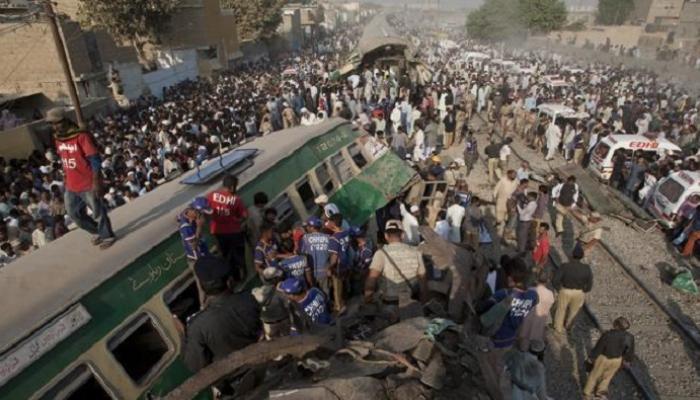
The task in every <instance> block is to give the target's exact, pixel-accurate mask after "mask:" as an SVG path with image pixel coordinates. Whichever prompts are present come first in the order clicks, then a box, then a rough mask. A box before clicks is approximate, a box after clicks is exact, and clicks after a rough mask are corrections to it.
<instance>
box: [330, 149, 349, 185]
mask: <svg viewBox="0 0 700 400" xmlns="http://www.w3.org/2000/svg"><path fill="white" fill-rule="evenodd" d="M331 164H332V165H333V168H335V172H336V173H337V174H338V178H339V179H340V182H342V183H345V182H347V181H349V180H350V179H351V178H352V167H351V166H350V163H349V162H348V161H347V160H346V159H345V157H343V154H342V153H338V154H336V155H334V156H332V157H331Z"/></svg>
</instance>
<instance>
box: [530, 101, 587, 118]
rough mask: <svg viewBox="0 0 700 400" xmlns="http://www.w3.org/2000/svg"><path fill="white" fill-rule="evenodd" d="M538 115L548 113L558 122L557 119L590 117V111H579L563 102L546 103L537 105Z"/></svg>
mask: <svg viewBox="0 0 700 400" xmlns="http://www.w3.org/2000/svg"><path fill="white" fill-rule="evenodd" d="M537 110H538V116H542V115H547V116H549V118H551V119H552V122H554V123H556V122H557V119H561V118H564V119H583V118H588V113H586V112H577V111H576V110H574V109H573V108H571V107H567V106H565V105H563V104H554V103H545V104H540V105H539V106H537Z"/></svg>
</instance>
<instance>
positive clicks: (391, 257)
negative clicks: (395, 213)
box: [364, 219, 427, 323]
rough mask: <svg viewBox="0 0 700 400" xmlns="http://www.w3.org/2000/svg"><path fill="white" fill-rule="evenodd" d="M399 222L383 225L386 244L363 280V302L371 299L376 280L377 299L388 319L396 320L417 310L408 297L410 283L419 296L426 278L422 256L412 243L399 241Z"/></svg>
mask: <svg viewBox="0 0 700 400" xmlns="http://www.w3.org/2000/svg"><path fill="white" fill-rule="evenodd" d="M403 234H404V231H403V226H402V225H401V221H398V220H395V219H392V220H389V221H387V222H386V225H385V226H384V239H385V240H386V242H387V244H386V245H385V246H384V247H383V248H382V249H380V250H378V251H377V252H376V253H374V257H372V263H371V264H370V266H369V275H368V276H367V281H366V282H365V293H364V298H365V302H367V303H370V302H373V301H374V300H375V292H376V291H377V284H378V283H379V292H380V296H379V301H380V302H381V306H382V311H383V312H384V313H385V314H386V315H387V317H388V319H389V321H390V322H392V323H393V322H397V321H398V320H400V319H401V318H402V317H403V318H405V317H409V318H410V317H412V316H416V315H418V314H420V311H419V310H417V309H418V308H419V306H420V305H419V304H418V303H416V301H415V300H414V299H412V298H411V297H412V294H413V293H412V292H413V291H414V290H413V288H412V286H413V285H415V284H418V294H419V295H420V300H421V301H424V300H425V297H426V296H427V280H426V273H425V265H424V264H423V256H422V254H421V253H420V251H418V250H417V249H415V248H414V247H411V246H409V245H407V244H405V243H403V241H402V240H403Z"/></svg>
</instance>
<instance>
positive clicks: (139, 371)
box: [107, 314, 168, 384]
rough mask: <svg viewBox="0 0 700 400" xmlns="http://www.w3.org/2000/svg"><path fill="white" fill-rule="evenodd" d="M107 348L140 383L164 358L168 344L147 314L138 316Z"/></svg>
mask: <svg viewBox="0 0 700 400" xmlns="http://www.w3.org/2000/svg"><path fill="white" fill-rule="evenodd" d="M107 348H108V349H109V351H110V352H112V355H114V358H116V359H117V361H118V362H119V364H121V366H122V367H123V368H124V371H126V373H127V374H128V375H129V377H131V379H132V380H133V381H134V382H136V383H138V384H141V383H143V382H145V381H146V380H147V379H148V377H149V376H150V375H151V373H152V372H154V371H155V370H156V368H157V367H158V366H160V364H161V363H162V362H163V361H164V358H165V355H166V353H167V352H168V345H167V343H166V342H165V340H164V339H163V337H162V336H161V334H160V332H158V329H157V328H156V326H155V323H154V321H153V319H152V318H151V317H150V316H148V315H147V314H142V315H140V316H139V317H137V318H135V319H134V320H133V321H132V322H131V323H129V324H127V326H126V327H124V328H123V329H121V330H120V331H119V332H117V333H116V334H115V335H114V337H112V339H110V340H109V342H107Z"/></svg>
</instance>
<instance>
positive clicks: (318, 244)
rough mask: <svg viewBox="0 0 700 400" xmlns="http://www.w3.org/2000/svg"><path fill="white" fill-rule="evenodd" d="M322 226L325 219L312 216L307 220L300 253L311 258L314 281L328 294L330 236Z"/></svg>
mask: <svg viewBox="0 0 700 400" xmlns="http://www.w3.org/2000/svg"><path fill="white" fill-rule="evenodd" d="M322 226H323V221H321V219H320V218H318V217H311V218H309V219H308V220H307V221H306V234H305V235H304V236H303V237H302V238H301V244H300V245H299V253H300V254H302V255H306V256H308V257H309V258H310V264H311V266H312V269H313V271H312V272H313V277H314V281H315V282H316V285H317V286H318V287H319V288H321V290H323V292H324V293H326V295H328V294H329V293H330V284H329V277H328V259H329V258H330V254H329V253H328V243H329V242H330V236H328V235H326V234H325V233H322V232H321V227H322Z"/></svg>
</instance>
